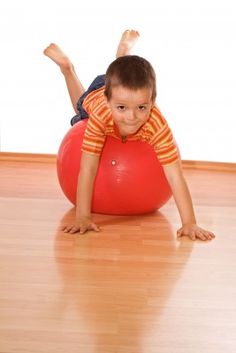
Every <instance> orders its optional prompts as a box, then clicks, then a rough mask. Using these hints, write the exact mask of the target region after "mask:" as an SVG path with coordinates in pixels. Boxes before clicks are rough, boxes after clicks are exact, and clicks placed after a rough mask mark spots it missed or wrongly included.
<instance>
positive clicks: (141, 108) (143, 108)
mask: <svg viewBox="0 0 236 353" xmlns="http://www.w3.org/2000/svg"><path fill="white" fill-rule="evenodd" d="M138 109H139V110H145V109H146V106H145V105H139V107H138Z"/></svg>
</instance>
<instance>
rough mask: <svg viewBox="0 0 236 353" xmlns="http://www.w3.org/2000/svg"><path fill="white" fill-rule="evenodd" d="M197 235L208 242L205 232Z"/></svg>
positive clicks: (199, 232)
mask: <svg viewBox="0 0 236 353" xmlns="http://www.w3.org/2000/svg"><path fill="white" fill-rule="evenodd" d="M196 235H197V236H198V238H199V239H201V240H207V237H206V236H205V234H203V232H201V231H198V232H197V233H196Z"/></svg>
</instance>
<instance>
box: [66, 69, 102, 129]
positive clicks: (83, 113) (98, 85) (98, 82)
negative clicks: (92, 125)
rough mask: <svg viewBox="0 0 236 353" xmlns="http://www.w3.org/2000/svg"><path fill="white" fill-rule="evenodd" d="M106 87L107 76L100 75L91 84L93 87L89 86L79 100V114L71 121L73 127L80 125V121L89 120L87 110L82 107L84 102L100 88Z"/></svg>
mask: <svg viewBox="0 0 236 353" xmlns="http://www.w3.org/2000/svg"><path fill="white" fill-rule="evenodd" d="M104 85H105V75H99V76H97V77H96V78H95V80H93V82H92V83H91V85H90V86H89V88H88V89H87V91H86V92H84V93H83V94H82V96H81V97H80V98H79V100H78V102H77V110H78V114H76V115H75V116H73V118H72V119H71V121H70V123H71V125H74V124H76V123H78V121H80V120H83V119H87V118H88V114H87V112H86V110H84V108H83V105H82V104H83V101H84V99H85V97H87V95H88V94H89V93H91V92H93V91H95V90H96V89H98V88H101V87H102V86H104Z"/></svg>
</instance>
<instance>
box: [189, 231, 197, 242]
mask: <svg viewBox="0 0 236 353" xmlns="http://www.w3.org/2000/svg"><path fill="white" fill-rule="evenodd" d="M190 238H191V239H192V240H196V236H195V233H194V232H191V233H190Z"/></svg>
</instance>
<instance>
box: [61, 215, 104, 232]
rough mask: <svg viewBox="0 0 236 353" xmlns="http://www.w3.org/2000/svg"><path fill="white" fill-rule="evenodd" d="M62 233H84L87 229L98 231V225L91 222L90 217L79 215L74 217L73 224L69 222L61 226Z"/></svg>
mask: <svg viewBox="0 0 236 353" xmlns="http://www.w3.org/2000/svg"><path fill="white" fill-rule="evenodd" d="M62 230H63V231H64V233H70V234H74V233H77V232H79V233H80V234H84V233H85V232H87V231H88V230H94V231H95V232H99V231H100V229H99V227H98V226H97V225H96V224H95V223H93V221H92V219H91V218H87V217H81V218H79V219H76V220H75V222H74V223H73V224H69V225H67V226H65V227H63V228H62Z"/></svg>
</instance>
